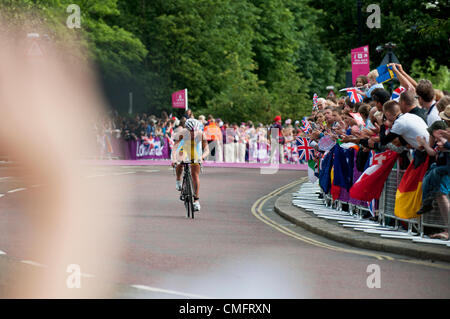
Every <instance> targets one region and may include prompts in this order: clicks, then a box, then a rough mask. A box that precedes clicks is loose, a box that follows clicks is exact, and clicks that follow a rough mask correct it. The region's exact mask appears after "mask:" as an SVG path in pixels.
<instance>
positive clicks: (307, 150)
mask: <svg viewBox="0 0 450 319" xmlns="http://www.w3.org/2000/svg"><path fill="white" fill-rule="evenodd" d="M296 143H297V150H298V159H299V161H301V160H306V161H309V160H310V159H313V156H314V148H313V147H312V146H310V145H309V139H307V138H304V137H297V138H296Z"/></svg>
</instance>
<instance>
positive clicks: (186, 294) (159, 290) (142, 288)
mask: <svg viewBox="0 0 450 319" xmlns="http://www.w3.org/2000/svg"><path fill="white" fill-rule="evenodd" d="M131 287H133V288H136V289H140V290H146V291H153V292H161V293H165V294H169V295H178V296H183V297H189V298H195V299H209V298H208V297H205V296H201V295H195V294H190V293H185V292H180V291H175V290H167V289H161V288H155V287H149V286H143V285H132V286H131Z"/></svg>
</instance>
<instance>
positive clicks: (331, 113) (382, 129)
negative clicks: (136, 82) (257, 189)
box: [96, 64, 450, 239]
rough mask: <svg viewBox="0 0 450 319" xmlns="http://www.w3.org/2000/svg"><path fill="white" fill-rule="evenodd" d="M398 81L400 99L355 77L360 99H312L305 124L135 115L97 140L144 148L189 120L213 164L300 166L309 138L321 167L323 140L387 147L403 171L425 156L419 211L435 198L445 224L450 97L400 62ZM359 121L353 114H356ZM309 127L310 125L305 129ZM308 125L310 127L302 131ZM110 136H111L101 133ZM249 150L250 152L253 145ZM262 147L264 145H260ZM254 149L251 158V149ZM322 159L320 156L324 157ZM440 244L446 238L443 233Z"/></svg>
mask: <svg viewBox="0 0 450 319" xmlns="http://www.w3.org/2000/svg"><path fill="white" fill-rule="evenodd" d="M390 66H391V67H392V70H393V72H394V73H395V75H396V78H397V79H398V81H399V84H400V86H399V88H400V89H401V91H399V94H398V96H397V97H394V95H391V93H389V92H388V91H387V90H385V88H384V85H383V84H382V83H377V81H376V78H377V76H378V74H377V71H376V70H374V71H371V72H370V73H369V74H367V75H366V76H364V75H361V76H359V77H358V78H357V80H356V83H355V88H356V89H357V90H356V92H357V94H359V95H360V97H361V98H362V101H361V102H358V103H356V102H355V101H352V99H351V98H350V96H349V95H347V94H346V92H345V95H344V96H339V97H335V96H332V97H327V98H320V97H319V98H317V99H316V100H315V101H314V107H313V108H312V112H311V114H310V115H309V116H308V117H305V118H303V121H302V119H300V118H299V119H296V120H292V119H286V120H284V122H283V121H282V117H281V116H277V117H275V118H274V120H273V123H256V124H255V123H253V122H252V121H247V122H241V123H234V122H232V123H230V122H227V121H223V120H222V119H220V118H215V117H214V116H213V115H208V116H207V117H206V116H204V115H199V116H197V117H194V114H193V113H192V111H191V110H187V111H186V113H185V114H184V115H183V116H181V117H180V118H178V117H175V116H172V115H168V114H167V113H166V112H162V114H161V116H160V117H159V118H158V117H156V116H155V115H148V114H137V115H135V116H134V118H129V117H121V116H119V115H118V114H117V113H112V114H111V116H110V117H108V118H107V119H105V120H104V121H102V122H101V123H100V124H97V126H96V129H97V136H98V141H99V143H100V144H102V147H103V148H107V143H105V136H106V135H111V136H114V137H116V138H121V139H123V140H125V141H129V140H136V141H138V140H139V141H141V142H145V140H146V139H148V138H151V137H160V138H167V139H168V140H170V139H172V137H173V135H174V134H176V132H177V131H178V130H180V129H181V128H183V126H184V122H185V121H186V120H187V119H188V118H197V119H198V120H199V121H200V122H201V123H202V129H203V130H204V131H205V133H207V137H208V140H209V142H210V143H211V142H213V143H215V147H214V148H213V149H214V151H215V152H216V154H214V153H212V156H214V160H216V161H219V162H220V161H225V162H248V161H255V160H256V161H259V159H260V158H268V159H269V161H270V162H274V161H276V162H280V163H298V158H295V157H293V156H291V155H292V154H290V152H291V151H292V149H295V147H293V146H294V145H295V140H296V138H297V137H306V138H308V141H309V142H310V145H311V146H313V147H314V148H315V150H316V154H317V155H318V156H316V158H315V160H316V161H320V158H321V156H323V150H320V149H319V148H318V144H319V141H320V140H321V139H322V138H323V137H324V136H328V137H330V138H332V139H333V140H334V141H339V143H353V144H355V145H358V146H359V149H360V152H369V151H375V152H378V153H379V152H382V151H384V150H386V149H391V150H393V151H395V152H397V153H399V154H400V155H401V157H402V158H403V160H402V161H401V163H402V166H403V167H402V169H405V168H406V167H407V166H408V165H409V163H410V162H411V161H414V162H417V163H421V162H423V161H424V159H425V158H426V157H429V159H430V161H429V163H430V165H429V168H428V171H427V173H426V175H425V178H424V180H423V204H422V208H421V209H420V211H419V213H425V212H427V211H429V210H430V209H431V208H432V207H431V203H432V202H433V201H434V200H436V201H437V202H438V205H439V209H440V212H441V214H442V217H443V218H444V219H445V221H446V222H447V223H448V213H449V211H450V205H449V198H448V194H449V189H450V178H449V170H450V162H449V150H450V143H449V140H450V128H449V127H450V94H449V92H448V91H441V90H437V89H434V88H433V85H432V83H431V82H430V81H428V80H420V81H418V82H416V80H414V79H413V78H412V77H411V76H409V75H408V74H407V73H406V72H405V71H404V70H403V68H402V66H401V65H399V64H391V65H390ZM355 114H356V115H358V116H355ZM305 123H307V124H305ZM305 126H308V129H305ZM274 128H276V129H278V132H277V134H278V145H279V151H278V152H277V151H275V150H274V149H271V147H270V144H271V138H270V132H271V129H274ZM106 133H108V134H106ZM252 145H253V147H252ZM261 146H263V147H261ZM255 148H256V150H257V151H258V152H257V154H256V157H255V156H252V154H251V153H252V149H253V150H254V149H255ZM321 153H322V155H321ZM436 236H437V238H442V239H448V231H446V232H443V233H439V234H437V235H436Z"/></svg>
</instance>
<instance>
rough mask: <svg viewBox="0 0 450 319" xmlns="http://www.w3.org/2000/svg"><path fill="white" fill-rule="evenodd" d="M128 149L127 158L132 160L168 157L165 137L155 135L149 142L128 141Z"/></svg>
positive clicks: (167, 145)
mask: <svg viewBox="0 0 450 319" xmlns="http://www.w3.org/2000/svg"><path fill="white" fill-rule="evenodd" d="M128 150H129V154H128V155H129V158H128V159H132V160H140V159H168V158H169V142H168V141H167V139H165V138H159V137H155V138H153V139H151V140H150V142H149V143H142V142H141V141H139V140H138V141H129V142H128Z"/></svg>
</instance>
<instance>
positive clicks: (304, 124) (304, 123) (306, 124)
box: [301, 117, 312, 134]
mask: <svg viewBox="0 0 450 319" xmlns="http://www.w3.org/2000/svg"><path fill="white" fill-rule="evenodd" d="M301 129H302V131H303V132H305V133H306V134H309V132H311V130H312V127H311V125H310V124H309V121H308V120H307V119H306V117H304V118H303V119H302V126H301Z"/></svg>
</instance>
